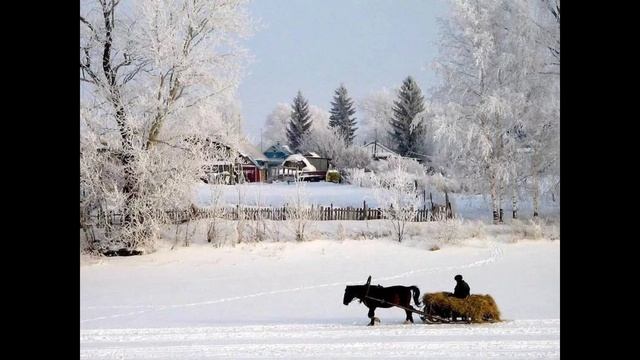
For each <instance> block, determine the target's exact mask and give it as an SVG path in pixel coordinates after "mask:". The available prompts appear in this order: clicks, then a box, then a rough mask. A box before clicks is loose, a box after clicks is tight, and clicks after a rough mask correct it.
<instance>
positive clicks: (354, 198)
mask: <svg viewBox="0 0 640 360" xmlns="http://www.w3.org/2000/svg"><path fill="white" fill-rule="evenodd" d="M302 184H303V186H304V192H305V199H306V200H307V201H308V202H309V204H314V205H322V206H329V205H331V204H333V206H335V207H347V206H352V207H362V206H363V202H364V201H366V202H367V206H368V207H371V208H373V207H378V206H379V204H378V201H377V199H376V197H375V196H374V194H373V190H372V189H370V188H364V187H359V186H355V185H349V184H334V183H330V182H329V183H328V182H317V183H302ZM215 188H216V186H215V185H206V184H199V185H198V187H197V190H196V195H195V200H196V203H197V204H198V205H199V206H209V205H211V203H212V198H213V196H212V194H215V191H213V190H212V189H215ZM218 188H219V189H220V190H221V194H222V201H221V203H225V204H227V205H235V204H237V203H238V201H240V203H242V204H245V205H256V204H261V205H263V206H282V205H284V204H285V203H287V202H292V201H290V199H292V198H294V196H295V194H296V185H295V184H294V183H291V184H287V183H286V182H276V183H273V184H263V183H247V184H241V185H234V186H229V185H218ZM432 197H433V200H434V202H436V203H440V204H444V195H443V194H441V193H437V192H433V193H432ZM426 199H427V202H428V201H429V193H428V192H427V193H426ZM540 200H541V204H540V215H541V216H554V215H557V214H558V213H559V208H560V203H559V202H558V201H554V198H552V195H551V193H546V194H543V195H542V197H541V199H540ZM451 202H452V204H453V207H454V210H455V212H456V214H457V215H458V216H460V217H461V218H464V219H474V220H485V221H490V220H491V210H490V208H491V199H490V198H488V197H486V196H483V195H467V194H451ZM511 206H512V205H511V199H505V201H504V203H503V208H504V211H505V218H506V220H507V221H509V216H510V214H511ZM518 208H519V211H520V218H530V217H531V215H532V214H533V210H532V209H533V208H532V206H531V200H530V199H527V198H525V197H523V198H522V199H520V202H519V203H518Z"/></svg>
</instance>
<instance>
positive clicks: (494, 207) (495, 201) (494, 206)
mask: <svg viewBox="0 0 640 360" xmlns="http://www.w3.org/2000/svg"><path fill="white" fill-rule="evenodd" d="M499 207H500V199H499V197H498V184H497V183H496V181H495V179H491V212H492V213H493V223H494V224H497V223H498V222H499V221H500V217H499V213H498V209H499Z"/></svg>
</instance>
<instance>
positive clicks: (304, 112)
mask: <svg viewBox="0 0 640 360" xmlns="http://www.w3.org/2000/svg"><path fill="white" fill-rule="evenodd" d="M311 124H312V120H311V115H309V105H308V104H307V99H305V98H304V96H302V92H300V91H298V94H297V95H296V97H295V98H294V99H293V104H291V118H290V122H289V126H288V127H287V140H288V141H289V147H290V148H291V150H293V151H294V152H299V151H301V150H302V149H301V144H302V142H303V141H304V139H305V138H306V137H307V136H308V134H309V129H310V128H311Z"/></svg>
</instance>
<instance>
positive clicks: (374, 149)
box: [362, 141, 400, 157]
mask: <svg viewBox="0 0 640 360" xmlns="http://www.w3.org/2000/svg"><path fill="white" fill-rule="evenodd" d="M362 147H364V148H366V149H367V150H368V151H369V152H370V153H371V155H372V156H376V157H384V156H400V154H398V153H397V152H395V151H393V150H391V149H389V148H388V147H386V146H384V145H382V144H380V143H376V142H375V141H372V142H370V143H368V144H365V145H363V146H362Z"/></svg>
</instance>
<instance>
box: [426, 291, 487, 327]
mask: <svg viewBox="0 0 640 360" xmlns="http://www.w3.org/2000/svg"><path fill="white" fill-rule="evenodd" d="M450 294H451V293H448V292H437V293H426V294H424V296H423V297H422V301H423V303H424V312H426V313H427V314H430V315H436V316H439V317H441V318H445V319H451V318H454V320H455V318H457V317H466V318H467V319H469V321H471V322H474V323H483V322H495V321H500V310H498V305H496V302H495V301H494V300H493V298H492V297H491V295H471V296H469V297H467V298H466V299H459V298H456V297H453V296H449V295H450Z"/></svg>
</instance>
